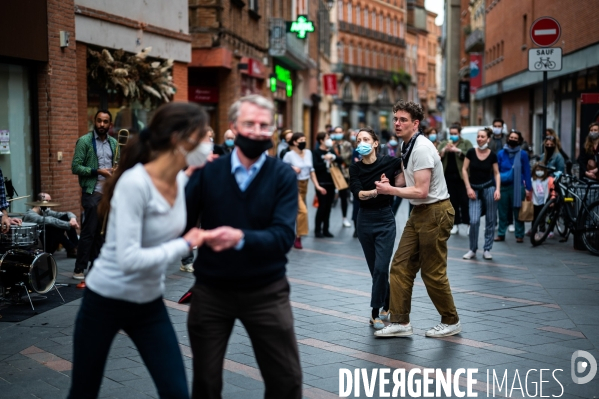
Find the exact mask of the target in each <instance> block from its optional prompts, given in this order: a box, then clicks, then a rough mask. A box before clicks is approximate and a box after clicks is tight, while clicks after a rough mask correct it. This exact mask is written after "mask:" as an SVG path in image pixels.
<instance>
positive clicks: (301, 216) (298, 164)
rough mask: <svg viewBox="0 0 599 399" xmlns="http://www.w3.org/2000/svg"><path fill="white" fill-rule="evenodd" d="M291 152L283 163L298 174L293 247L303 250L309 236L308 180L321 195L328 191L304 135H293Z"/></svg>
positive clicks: (290, 146)
mask: <svg viewBox="0 0 599 399" xmlns="http://www.w3.org/2000/svg"><path fill="white" fill-rule="evenodd" d="M289 148H290V151H289V152H287V153H286V154H285V156H284V157H283V162H285V163H288V164H290V165H291V167H292V168H293V170H295V173H297V186H298V191H299V205H298V207H299V209H298V212H297V222H296V227H295V229H296V233H295V243H294V244H293V246H294V247H295V248H297V249H302V239H301V237H302V236H305V235H307V234H308V208H307V207H306V194H307V193H308V180H309V179H312V182H313V183H314V187H315V188H316V190H317V191H319V192H320V193H321V194H326V192H327V190H325V189H324V188H322V187H321V186H320V184H318V179H316V174H315V173H314V166H313V165H312V151H310V150H307V149H306V136H305V135H304V134H303V133H293V136H291V139H290V140H289Z"/></svg>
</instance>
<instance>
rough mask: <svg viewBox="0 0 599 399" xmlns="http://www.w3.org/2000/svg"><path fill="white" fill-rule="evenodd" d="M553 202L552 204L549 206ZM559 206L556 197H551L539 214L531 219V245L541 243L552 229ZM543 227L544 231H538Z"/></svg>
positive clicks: (534, 245) (558, 212)
mask: <svg viewBox="0 0 599 399" xmlns="http://www.w3.org/2000/svg"><path fill="white" fill-rule="evenodd" d="M552 204H553V206H551V205H552ZM560 213H561V212H560V206H559V204H558V203H557V199H555V198H552V199H550V200H549V202H547V203H546V204H545V206H544V207H543V209H541V212H540V213H539V216H537V218H536V219H535V220H534V221H533V223H532V228H531V229H530V243H531V244H532V246H533V247H536V246H538V245H541V244H542V243H543V242H544V241H545V240H546V239H547V237H548V236H549V233H551V232H552V231H553V228H554V227H555V224H556V223H557V219H558V218H559V215H560ZM541 228H544V230H545V231H540V230H541Z"/></svg>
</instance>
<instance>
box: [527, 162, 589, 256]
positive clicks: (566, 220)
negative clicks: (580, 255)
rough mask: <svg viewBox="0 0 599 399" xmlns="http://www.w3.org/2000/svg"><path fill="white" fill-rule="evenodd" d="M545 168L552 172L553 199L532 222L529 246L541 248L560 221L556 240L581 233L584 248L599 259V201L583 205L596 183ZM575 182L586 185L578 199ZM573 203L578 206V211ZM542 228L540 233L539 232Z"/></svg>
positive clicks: (566, 238)
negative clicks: (558, 237)
mask: <svg viewBox="0 0 599 399" xmlns="http://www.w3.org/2000/svg"><path fill="white" fill-rule="evenodd" d="M545 168H546V169H548V170H552V171H554V172H555V178H554V182H553V184H554V186H555V192H556V196H555V197H553V198H551V199H550V200H549V201H547V203H546V204H545V206H543V209H541V212H540V213H539V215H538V216H537V218H536V219H535V220H534V221H533V225H532V229H531V235H530V242H531V244H532V245H533V246H534V247H536V246H538V245H541V244H542V243H543V242H544V241H545V240H546V239H547V237H548V236H549V233H551V232H552V231H553V229H554V228H555V227H556V225H557V224H558V221H559V220H561V221H562V222H561V223H563V224H562V225H561V226H558V233H559V234H560V235H562V236H563V237H564V239H562V240H560V241H561V242H564V241H567V240H568V236H569V235H570V233H574V234H582V242H583V244H584V246H585V247H586V248H587V249H588V250H589V252H591V253H592V254H593V255H597V256H599V201H594V202H592V203H591V204H589V205H587V204H586V200H587V198H588V195H589V192H590V191H591V189H593V188H597V182H595V181H591V180H588V179H578V178H577V177H575V176H572V175H568V174H565V173H562V172H559V171H557V172H556V171H555V169H554V168H551V167H549V168H547V167H545ZM577 183H584V184H586V188H585V191H584V195H583V196H582V198H581V197H580V196H579V195H578V194H577V193H576V191H577V190H576V184H577ZM593 186H595V187H593ZM575 201H578V204H580V206H579V207H578V211H577V210H576V202H575ZM543 227H544V231H541V229H542V228H543Z"/></svg>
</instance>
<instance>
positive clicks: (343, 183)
mask: <svg viewBox="0 0 599 399" xmlns="http://www.w3.org/2000/svg"><path fill="white" fill-rule="evenodd" d="M329 171H330V172H331V177H332V178H333V183H335V188H336V189H337V190H345V189H346V188H348V187H349V186H348V185H347V180H345V177H343V173H341V171H340V170H339V168H338V167H337V166H336V165H331V167H330V168H329Z"/></svg>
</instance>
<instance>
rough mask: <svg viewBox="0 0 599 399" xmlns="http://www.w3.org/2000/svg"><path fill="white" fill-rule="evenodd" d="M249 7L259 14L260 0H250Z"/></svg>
mask: <svg viewBox="0 0 599 399" xmlns="http://www.w3.org/2000/svg"><path fill="white" fill-rule="evenodd" d="M248 9H249V10H250V11H253V12H255V13H256V14H257V13H258V0H248Z"/></svg>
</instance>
